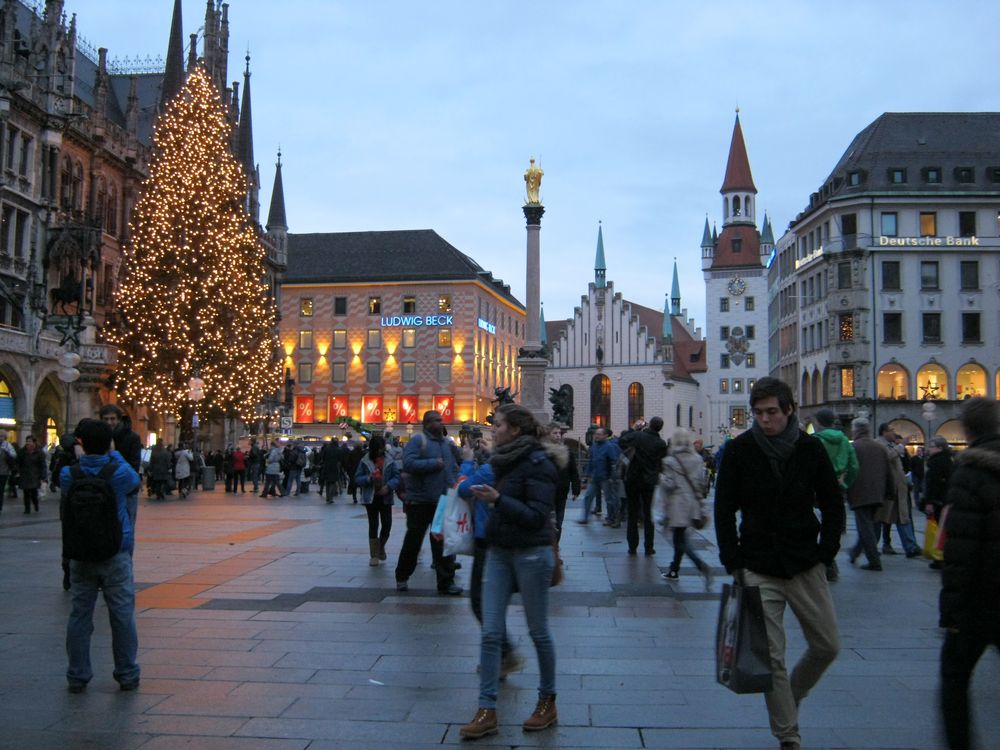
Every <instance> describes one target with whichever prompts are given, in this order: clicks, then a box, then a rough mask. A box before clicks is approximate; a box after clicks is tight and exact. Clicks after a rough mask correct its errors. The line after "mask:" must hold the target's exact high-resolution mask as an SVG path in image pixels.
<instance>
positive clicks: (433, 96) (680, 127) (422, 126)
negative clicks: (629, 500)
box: [66, 0, 1000, 326]
mask: <svg viewBox="0 0 1000 750" xmlns="http://www.w3.org/2000/svg"><path fill="white" fill-rule="evenodd" d="M172 7H173V0H67V2H66V10H67V12H68V13H70V14H72V13H77V23H78V28H79V32H80V34H82V35H83V36H84V37H86V38H87V39H88V40H89V41H90V42H91V43H92V44H93V45H94V46H95V47H98V46H102V47H107V48H108V49H109V57H110V58H112V59H114V58H116V57H118V58H123V57H126V56H128V57H134V56H137V55H138V56H143V57H144V56H146V55H154V56H156V55H165V54H166V43H167V33H168V29H169V26H170V16H171V10H172ZM204 11H205V2H204V0H185V3H184V38H185V43H186V40H187V35H188V34H189V33H192V32H195V31H199V30H200V29H201V27H202V24H203V21H204ZM229 16H230V61H229V77H230V79H231V80H236V79H238V80H240V81H242V71H243V56H244V54H245V52H246V49H247V47H248V46H249V48H250V53H251V57H252V59H251V72H252V73H253V77H252V86H251V88H252V92H253V117H254V123H253V125H254V136H255V138H254V146H255V153H256V157H257V161H258V162H259V163H260V170H261V179H262V182H263V185H264V186H263V189H262V191H261V206H262V212H263V213H264V214H265V216H262V219H265V218H266V207H267V205H268V202H269V200H270V192H271V184H272V181H273V177H274V161H275V153H276V152H277V150H278V147H279V144H280V146H281V151H282V161H283V164H284V167H283V176H284V185H285V201H286V206H287V213H288V223H289V225H290V231H292V232H337V231H364V230H386V229H425V228H430V229H434V230H435V231H437V232H438V233H439V234H440V235H441V236H442V237H444V238H445V239H446V240H448V241H449V242H451V243H452V244H453V245H455V246H456V247H457V248H459V249H460V250H462V251H463V252H465V253H467V254H468V255H470V256H471V257H473V258H474V259H475V260H476V261H477V262H479V264H480V265H482V266H483V267H484V268H486V269H488V270H490V271H492V272H493V273H494V275H495V276H498V277H501V278H503V279H504V280H505V281H507V282H509V283H510V285H511V287H512V290H513V291H514V293H515V294H516V295H517V296H518V298H520V299H521V300H523V299H524V247H525V233H524V217H523V214H522V212H521V206H522V204H523V203H524V182H523V177H522V176H523V173H524V170H525V169H526V168H527V166H528V159H529V157H531V156H534V157H536V158H538V159H540V161H541V165H542V168H543V169H544V170H545V177H544V179H543V182H542V191H541V193H542V201H543V203H544V204H545V207H546V214H545V218H544V219H543V220H542V301H543V303H544V305H545V316H546V319H548V320H555V319H557V318H566V317H569V316H570V315H572V312H573V307H574V306H575V305H578V304H579V302H580V296H581V295H582V294H584V293H585V292H586V288H587V284H588V282H590V281H591V280H592V279H593V270H592V269H593V259H594V251H595V247H596V239H597V226H598V221H603V226H604V241H605V251H606V256H607V262H608V279H609V280H613V281H614V282H615V288H616V290H617V291H620V292H622V293H623V294H624V296H625V297H626V298H627V299H629V300H632V301H635V302H638V303H640V304H644V305H647V306H650V307H654V308H657V309H662V306H663V300H664V294H665V293H667V292H669V289H670V281H671V269H672V263H673V259H674V258H675V257H676V258H677V260H678V263H679V267H680V276H681V292H682V304H683V305H684V306H685V307H686V308H688V310H689V312H690V314H691V315H693V316H694V317H695V318H696V321H697V323H698V325H700V326H704V322H705V316H704V308H705V302H704V297H705V293H704V282H703V277H702V273H701V258H700V248H699V245H700V241H701V233H702V228H703V226H704V221H705V216H706V214H708V216H709V219H710V220H711V221H719V222H720V223H721V199H720V196H719V187H720V186H721V184H722V178H723V174H724V171H725V163H726V156H727V153H728V148H729V141H730V137H731V135H732V127H733V117H734V110H735V108H736V106H737V105H738V106H739V107H740V113H741V114H740V119H741V123H742V125H743V131H744V134H745V137H746V143H747V149H748V152H749V155H750V163H751V167H752V170H753V176H754V180H755V182H756V185H757V190H758V191H759V192H758V207H759V208H758V210H759V212H762V211H763V210H764V209H766V210H767V212H768V213H769V215H770V216H771V217H772V219H773V223H774V227H775V235H776V237H780V235H781V234H782V232H783V231H784V229H785V227H787V225H788V222H789V221H790V220H791V219H793V218H794V216H795V215H796V214H797V213H798V212H799V211H800V210H801V209H802V208H804V207H805V205H806V203H807V201H808V197H809V194H810V193H811V192H812V191H814V190H816V189H817V188H818V187H819V185H820V184H821V183H822V181H823V180H824V179H825V177H826V176H827V175H828V173H829V171H830V170H831V169H832V168H833V166H834V164H835V163H836V162H837V160H838V158H839V157H840V155H841V154H842V153H843V151H844V150H845V149H846V147H847V145H848V144H849V143H850V141H851V139H852V138H853V137H854V135H855V134H856V133H857V132H858V131H860V130H861V129H862V128H864V127H865V126H866V125H867V124H868V123H869V122H871V121H872V120H873V119H875V118H876V117H878V115H880V114H881V113H882V112H887V111H890V112H892V111H894V112H904V111H992V110H996V109H997V107H998V103H997V100H998V96H1000V86H998V83H1000V80H998V76H997V72H996V71H997V62H996V44H995V34H996V30H997V29H998V28H1000V3H997V2H995V1H994V0H990V1H986V0H984V1H983V2H961V1H959V2H949V3H944V2H940V1H939V0H934V1H920V0H916V1H914V0H909V1H907V2H897V1H895V0H879V2H852V1H845V0H841V1H839V2H835V3H834V2H747V1H746V0H742V1H741V2H668V1H667V0H629V1H628V2H624V1H615V2H611V1H608V2H597V1H591V0H573V1H570V0H549V1H545V0H533V1H526V2H521V1H514V0H510V1H507V2H499V0H497V1H494V2H487V1H486V0H475V1H472V0H454V1H453V0H448V1H447V2H443V1H442V2H439V1H437V0H428V1H427V2H421V3H416V2H413V1H412V0H391V1H390V0H350V1H347V0H282V2H279V3H275V2H272V1H271V0H231V2H230V13H229ZM757 218H758V223H761V221H762V213H758V217H757Z"/></svg>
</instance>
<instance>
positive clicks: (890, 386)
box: [875, 363, 910, 400]
mask: <svg viewBox="0 0 1000 750" xmlns="http://www.w3.org/2000/svg"><path fill="white" fill-rule="evenodd" d="M875 383H876V389H877V393H878V397H879V398H880V399H889V400H906V399H908V398H909V397H910V396H909V392H910V387H909V383H910V374H909V373H908V372H907V371H906V369H905V368H904V367H903V366H902V365H897V364H895V363H893V364H891V365H885V366H883V367H881V368H879V371H878V375H877V376H876V378H875Z"/></svg>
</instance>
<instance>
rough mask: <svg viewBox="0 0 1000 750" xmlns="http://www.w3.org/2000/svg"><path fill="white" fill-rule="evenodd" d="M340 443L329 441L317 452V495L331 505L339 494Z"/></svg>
mask: <svg viewBox="0 0 1000 750" xmlns="http://www.w3.org/2000/svg"><path fill="white" fill-rule="evenodd" d="M340 453H341V451H340V443H339V442H338V441H337V440H335V439H334V440H330V441H327V442H326V443H324V444H323V450H321V451H320V452H319V493H320V494H321V495H322V496H323V497H325V498H326V501H327V502H328V503H332V502H333V500H334V498H336V497H337V496H338V495H339V494H340V461H341V455H340Z"/></svg>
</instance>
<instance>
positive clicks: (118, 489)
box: [59, 451, 139, 552]
mask: <svg viewBox="0 0 1000 750" xmlns="http://www.w3.org/2000/svg"><path fill="white" fill-rule="evenodd" d="M111 459H114V460H115V461H117V462H118V469H117V470H116V471H115V475H114V476H113V477H111V488H112V489H113V490H114V491H115V500H116V501H117V502H118V520H119V521H121V524H122V547H121V549H120V550H119V552H132V550H133V549H135V530H134V529H133V528H132V522H131V521H130V520H129V517H128V509H127V508H126V506H125V497H126V496H127V495H128V494H130V493H131V492H132V491H133V490H134V489H135V488H136V487H138V486H139V475H138V474H136V472H135V469H133V468H132V467H131V466H129V464H128V462H127V461H126V460H125V459H124V458H123V457H122V454H121V453H119V452H118V451H111V452H110V453H108V454H106V455H98V456H92V455H86V454H85V455H83V456H80V468H81V469H82V470H83V473H84V474H91V475H96V474H100V473H101V469H103V468H104V467H105V466H106V465H107V463H108V461H110V460H111ZM71 484H73V473H72V470H71V467H69V466H64V467H63V470H62V472H60V474H59V491H60V492H61V493H62V499H63V500H65V499H66V496H67V495H68V494H69V488H70V485H71Z"/></svg>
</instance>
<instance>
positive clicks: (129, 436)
mask: <svg viewBox="0 0 1000 750" xmlns="http://www.w3.org/2000/svg"><path fill="white" fill-rule="evenodd" d="M114 439H115V450H116V451H118V452H119V453H120V454H121V456H122V458H124V459H125V461H126V462H127V463H128V465H129V466H131V467H132V468H133V469H134V470H135V473H136V474H138V473H139V466H140V465H141V464H142V440H141V439H140V438H139V436H138V435H136V434H135V433H134V432H133V431H132V428H131V427H129V426H128V425H127V424H120V425H118V429H117V430H115V433H114Z"/></svg>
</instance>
